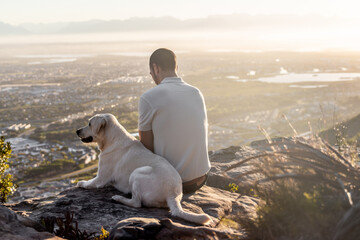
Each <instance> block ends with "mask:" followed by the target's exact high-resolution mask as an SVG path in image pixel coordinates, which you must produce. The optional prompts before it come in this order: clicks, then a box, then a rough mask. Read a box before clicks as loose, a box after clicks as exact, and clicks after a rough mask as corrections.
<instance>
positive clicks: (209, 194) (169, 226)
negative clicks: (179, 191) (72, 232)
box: [7, 186, 257, 239]
mask: <svg viewBox="0 0 360 240" xmlns="http://www.w3.org/2000/svg"><path fill="white" fill-rule="evenodd" d="M117 194H120V195H123V196H124V194H122V193H120V192H119V191H117V190H116V189H115V188H113V187H106V188H101V189H91V190H88V189H82V188H75V187H74V188H70V189H68V190H65V191H63V192H61V193H60V194H59V195H57V196H55V197H48V198H34V199H29V200H26V201H23V202H20V203H17V204H7V206H8V207H9V208H11V209H12V210H14V211H16V212H17V213H19V214H22V215H24V216H28V217H29V218H30V219H31V220H33V221H36V222H40V220H41V218H46V217H64V213H66V212H68V211H69V212H72V213H74V220H76V221H77V222H78V227H79V229H80V230H81V231H86V232H87V233H92V232H94V233H96V235H99V234H100V233H101V227H102V226H103V227H104V228H105V229H106V230H111V229H113V228H114V229H120V230H119V231H120V233H121V232H122V234H125V233H126V234H130V233H133V232H136V233H134V234H135V235H136V234H140V235H141V234H143V233H144V232H145V233H146V234H148V233H149V232H152V233H151V234H153V232H156V231H158V232H157V234H158V235H159V239H165V238H166V235H167V234H168V236H174V237H175V238H180V236H181V232H183V234H184V236H188V235H189V234H190V233H193V234H195V232H194V230H195V228H196V229H198V230H199V231H200V232H202V235H204V236H219V238H220V236H225V235H226V234H230V235H232V236H237V237H236V238H239V239H241V237H242V236H243V232H242V231H241V229H217V226H218V225H219V222H220V221H221V220H222V219H223V218H229V219H232V218H235V216H237V215H238V214H242V213H246V212H247V211H252V210H247V209H249V206H251V207H253V206H256V205H257V201H256V199H254V198H251V197H247V196H240V195H239V194H237V193H231V192H229V191H224V190H221V189H216V188H213V187H209V186H203V187H202V188H201V189H200V190H198V191H197V192H196V193H195V194H187V195H184V197H183V201H182V206H183V208H184V209H185V210H187V211H191V212H196V213H201V212H205V213H207V214H209V215H210V216H211V218H212V220H213V223H212V225H211V226H209V227H199V226H196V225H195V224H193V223H190V222H187V221H185V220H182V219H179V218H176V217H172V216H171V214H170V212H169V210H168V209H165V208H163V209H160V208H132V207H128V206H125V205H122V204H119V203H117V202H115V201H113V200H112V199H111V197H112V196H113V195H117ZM245 202H246V204H244V203H245ZM248 202H251V203H252V205H251V204H249V203H248ZM253 210H254V209H253ZM134 218H135V219H134ZM129 219H133V220H134V221H132V220H129ZM139 219H140V220H139ZM149 219H150V220H149ZM153 219H155V220H153ZM119 221H120V222H119ZM124 223H126V224H128V225H129V226H131V227H129V226H128V227H127V228H125V229H124V225H121V224H124ZM119 224H120V225H119ZM146 224H150V225H146ZM144 225H145V226H144ZM114 226H116V227H114ZM139 226H140V227H139ZM129 229H131V230H129ZM198 230H196V231H198ZM119 231H117V232H116V234H117V235H119V234H120V233H119ZM124 231H125V232H124ZM129 231H130V233H129ZM114 234H115V233H114ZM116 234H115V235H114V236H117V235H116ZM224 234H225V235H224ZM202 235H201V236H202ZM197 236H198V237H199V238H201V237H200V235H197ZM114 239H116V238H115V237H114ZM180 239H181V238H180ZM182 239H187V238H186V237H184V238H182ZM191 239H193V238H191ZM204 239H205V238H204Z"/></svg>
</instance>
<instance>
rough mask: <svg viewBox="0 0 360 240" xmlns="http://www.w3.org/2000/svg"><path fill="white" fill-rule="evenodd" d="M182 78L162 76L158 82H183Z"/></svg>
mask: <svg viewBox="0 0 360 240" xmlns="http://www.w3.org/2000/svg"><path fill="white" fill-rule="evenodd" d="M183 82H184V80H182V78H180V77H166V78H164V79H163V80H162V81H161V83H160V84H163V83H183Z"/></svg>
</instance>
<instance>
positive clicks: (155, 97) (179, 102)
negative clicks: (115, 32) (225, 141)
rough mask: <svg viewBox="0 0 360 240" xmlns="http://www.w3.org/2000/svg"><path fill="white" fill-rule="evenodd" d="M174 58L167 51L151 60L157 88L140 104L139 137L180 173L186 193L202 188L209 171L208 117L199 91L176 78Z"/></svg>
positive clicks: (156, 53) (161, 50) (141, 100)
mask: <svg viewBox="0 0 360 240" xmlns="http://www.w3.org/2000/svg"><path fill="white" fill-rule="evenodd" d="M177 69H178V66H177V62H176V56H175V54H174V53H173V52H172V51H171V50H169V49H165V48H160V49H157V50H156V51H155V52H154V53H153V54H152V55H151V57H150V74H151V76H152V78H153V80H154V81H155V83H156V85H157V86H155V87H154V88H152V89H150V90H148V91H146V92H145V93H144V94H143V95H142V96H141V98H140V101H139V137H140V141H141V142H142V144H143V145H144V146H145V147H146V148H148V149H149V150H151V151H152V152H154V153H155V154H158V155H160V156H162V157H164V158H165V159H167V160H168V161H169V162H170V163H171V164H172V165H173V166H174V168H175V169H176V170H177V171H178V172H179V174H180V176H181V178H182V181H183V192H184V193H190V192H195V191H196V190H198V189H199V188H201V187H202V186H203V185H204V184H205V182H206V179H207V173H208V171H209V170H210V161H209V156H208V142H207V116H206V108H205V103H204V97H203V96H202V94H201V92H200V91H199V89H197V88H195V87H193V86H191V85H189V84H187V83H185V82H184V81H183V80H182V79H181V78H180V77H178V75H177Z"/></svg>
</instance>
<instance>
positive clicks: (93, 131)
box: [76, 114, 108, 143]
mask: <svg viewBox="0 0 360 240" xmlns="http://www.w3.org/2000/svg"><path fill="white" fill-rule="evenodd" d="M107 121H108V120H107V116H106V115H104V114H97V115H95V116H93V117H92V118H90V120H89V124H88V125H87V126H85V127H82V128H80V129H78V130H76V134H77V135H78V136H79V138H80V139H81V141H82V142H84V143H90V142H98V141H99V140H101V139H102V137H101V136H102V135H103V134H104V131H105V128H106V125H107Z"/></svg>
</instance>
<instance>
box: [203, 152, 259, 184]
mask: <svg viewBox="0 0 360 240" xmlns="http://www.w3.org/2000/svg"><path fill="white" fill-rule="evenodd" d="M262 153H263V151H260V150H258V149H257V148H254V147H247V146H236V147H234V146H232V147H229V148H225V149H221V150H218V151H215V152H210V153H209V157H210V162H211V170H210V172H209V177H208V180H207V183H206V185H208V186H211V187H215V188H221V189H224V190H229V189H230V187H229V184H232V183H235V184H237V185H240V186H241V187H244V188H246V187H250V186H251V185H252V184H253V183H254V181H256V180H257V179H259V177H260V176H257V175H256V174H252V175H243V174H244V173H246V172H249V171H250V170H251V168H252V167H251V165H250V164H249V163H250V162H245V163H243V164H241V166H239V167H237V168H234V169H232V170H230V171H228V172H226V173H224V171H225V170H226V169H227V168H228V167H230V166H232V165H234V164H236V163H239V162H241V161H242V160H245V159H247V158H250V157H254V156H257V155H260V154H262ZM254 161H258V160H257V159H253V160H252V161H251V163H254Z"/></svg>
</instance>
